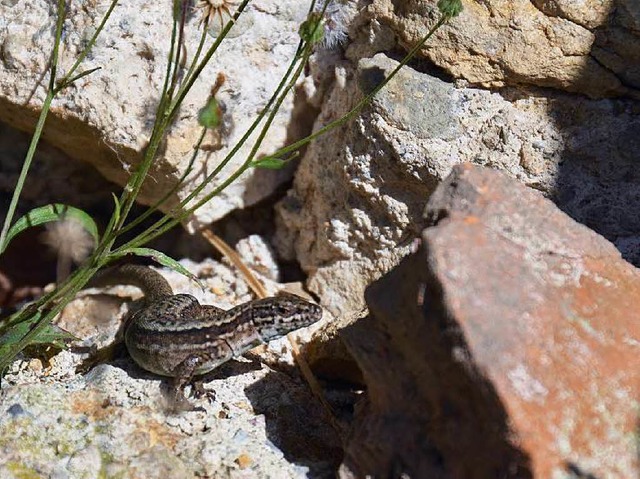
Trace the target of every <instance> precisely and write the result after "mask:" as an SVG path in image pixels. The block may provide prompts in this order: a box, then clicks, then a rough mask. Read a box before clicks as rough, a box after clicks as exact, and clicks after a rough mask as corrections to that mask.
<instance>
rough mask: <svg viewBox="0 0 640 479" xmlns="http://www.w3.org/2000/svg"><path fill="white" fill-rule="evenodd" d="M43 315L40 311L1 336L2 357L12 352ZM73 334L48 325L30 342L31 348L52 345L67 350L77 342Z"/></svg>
mask: <svg viewBox="0 0 640 479" xmlns="http://www.w3.org/2000/svg"><path fill="white" fill-rule="evenodd" d="M41 316H42V313H41V312H40V311H38V312H37V313H36V314H35V315H34V316H32V317H31V318H29V319H28V320H26V321H22V322H21V323H18V324H15V325H14V326H12V327H11V328H10V329H9V330H8V331H7V332H6V333H5V334H3V335H2V336H0V357H5V356H6V355H7V354H9V352H10V351H11V347H12V346H13V345H14V344H16V343H18V342H19V341H20V340H21V339H22V338H23V337H24V336H25V335H26V334H27V333H28V332H29V331H31V329H32V328H33V327H35V326H36V324H37V323H38V321H39V320H40V318H41ZM77 340H78V338H76V337H75V336H74V335H73V334H71V333H69V332H68V331H65V330H64V329H62V328H60V327H58V326H56V325H54V324H47V325H46V326H45V327H44V328H43V329H42V330H41V331H40V332H39V333H37V334H36V335H35V336H34V337H33V338H32V339H31V340H30V341H29V346H34V345H35V346H43V345H52V346H55V347H57V348H59V349H65V348H66V347H67V345H68V344H69V343H70V342H72V341H77Z"/></svg>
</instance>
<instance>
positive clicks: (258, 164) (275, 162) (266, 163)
mask: <svg viewBox="0 0 640 479" xmlns="http://www.w3.org/2000/svg"><path fill="white" fill-rule="evenodd" d="M286 164H287V162H286V161H285V160H282V159H280V158H275V157H272V156H267V157H265V158H261V159H259V160H256V161H252V162H251V163H250V166H253V167H254V168H266V169H268V170H280V169H281V168H283V167H284V165H286Z"/></svg>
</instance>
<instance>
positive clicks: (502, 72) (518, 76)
mask: <svg viewBox="0 0 640 479" xmlns="http://www.w3.org/2000/svg"><path fill="white" fill-rule="evenodd" d="M462 3H463V5H464V10H463V12H462V13H461V14H460V16H458V17H456V18H455V19H454V20H453V21H452V22H451V23H450V24H449V25H447V26H445V27H444V28H443V29H441V30H439V31H438V32H437V33H436V34H435V36H434V40H433V41H430V42H429V43H427V45H426V47H425V48H424V49H423V52H422V53H423V54H424V55H425V56H426V57H427V58H428V59H429V60H431V61H433V62H434V63H435V64H436V65H438V66H439V67H441V68H443V69H445V70H446V71H447V72H449V73H450V74H451V75H453V76H454V77H456V78H464V79H466V80H468V81H470V82H472V83H474V84H477V85H482V86H485V87H501V86H504V85H516V84H526V85H536V86H542V87H553V88H558V89H561V90H566V91H572V92H578V93H584V94H586V95H589V96H590V97H592V98H602V97H608V96H617V95H633V96H635V97H636V98H638V97H640V69H638V67H637V65H638V61H639V60H640V46H639V45H640V42H639V41H638V40H639V39H640V7H639V6H638V2H637V1H636V0H586V1H580V2H576V1H572V0H530V1H518V2H514V1H511V0H488V1H484V2H476V1H472V0H463V2H462ZM368 15H370V16H371V17H372V18H375V19H376V21H378V22H380V23H382V24H383V25H385V26H386V27H387V28H390V29H391V30H392V31H393V33H394V34H396V35H398V36H399V38H400V40H401V43H402V44H403V45H404V46H406V47H409V48H410V47H411V46H413V45H415V44H416V43H417V42H418V41H419V40H420V38H421V37H423V36H424V35H425V34H426V33H427V31H428V29H429V28H431V26H432V25H433V24H434V23H435V21H436V19H437V18H438V15H437V9H436V2H435V1H434V2H424V1H420V0H410V1H407V2H394V1H392V0H376V1H374V2H373V5H372V6H371V7H370V9H369V11H368ZM425 19H426V20H427V21H425ZM630 66H631V67H630Z"/></svg>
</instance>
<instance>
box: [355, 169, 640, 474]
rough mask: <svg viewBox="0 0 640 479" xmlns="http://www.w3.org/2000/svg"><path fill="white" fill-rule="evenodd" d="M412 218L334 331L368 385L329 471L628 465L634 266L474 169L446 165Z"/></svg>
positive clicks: (561, 469)
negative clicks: (400, 244)
mask: <svg viewBox="0 0 640 479" xmlns="http://www.w3.org/2000/svg"><path fill="white" fill-rule="evenodd" d="M425 215H426V219H427V221H428V224H429V227H428V228H427V229H425V230H424V232H423V234H422V241H423V243H422V247H421V248H420V250H419V252H418V253H416V254H415V255H412V256H409V257H407V258H406V259H405V260H403V261H402V263H401V264H400V266H399V267H397V268H396V269H394V270H393V271H392V272H391V273H389V274H388V275H387V276H385V277H384V278H383V279H381V280H380V281H378V282H376V283H375V284H373V285H372V286H371V287H370V288H369V289H368V290H367V303H368V305H369V307H370V311H371V316H370V317H369V318H368V319H367V320H366V321H364V322H362V323H355V324H354V325H352V326H351V327H349V328H348V329H347V330H346V331H345V333H344V339H345V341H346V343H347V346H348V347H349V349H350V350H351V352H352V353H353V355H354V357H355V359H356V360H357V362H358V363H359V365H360V367H361V369H362V371H363V375H364V378H365V381H366V383H367V386H368V397H367V400H366V402H364V404H363V405H362V407H361V409H360V410H359V413H358V418H357V421H356V426H355V429H354V430H353V434H352V437H351V440H350V442H349V444H348V446H347V452H346V458H345V461H344V463H343V467H342V476H343V477H363V476H364V475H365V474H366V473H373V472H374V471H375V472H376V473H377V474H379V473H380V472H381V471H389V474H390V475H392V476H395V477H399V476H400V475H401V474H402V473H405V474H406V475H407V476H408V477H468V478H487V477H514V478H515V477H517V478H522V477H637V476H638V473H639V471H640V464H639V463H638V456H637V417H638V397H640V396H639V395H640V361H639V359H638V358H640V355H639V354H638V353H639V345H640V321H639V319H640V316H639V314H640V313H638V311H640V273H639V272H638V270H637V269H636V268H634V267H633V266H632V265H630V264H629V263H627V262H625V261H624V260H622V259H621V257H620V254H619V252H618V251H617V250H616V248H615V247H614V246H613V245H612V244H611V243H610V242H608V241H607V240H605V239H604V238H602V237H600V236H599V235H598V234H596V233H594V232H593V231H591V230H589V229H588V228H586V227H585V226H583V225H580V224H578V223H576V222H575V221H573V220H572V219H570V218H569V217H567V215H565V214H564V213H562V212H561V211H560V210H558V209H557V208H556V207H555V206H554V205H553V204H552V203H551V202H550V201H549V200H547V199H545V198H543V197H542V195H540V194H539V193H537V192H535V191H532V190H531V189H528V188H526V187H523V186H522V185H520V184H518V183H517V182H516V181H514V180H512V179H510V178H508V177H507V176H506V175H505V174H503V173H500V172H497V171H493V170H490V169H485V168H480V167H475V166H472V165H461V166H457V167H455V168H454V170H453V173H452V174H451V175H450V176H449V177H448V178H447V180H446V181H445V182H444V183H443V184H442V185H440V186H439V187H438V189H437V190H436V191H435V193H434V194H433V195H432V196H431V198H430V200H429V203H428V205H427V208H426V210H425ZM365 332H366V334H365ZM399 411H401V413H399Z"/></svg>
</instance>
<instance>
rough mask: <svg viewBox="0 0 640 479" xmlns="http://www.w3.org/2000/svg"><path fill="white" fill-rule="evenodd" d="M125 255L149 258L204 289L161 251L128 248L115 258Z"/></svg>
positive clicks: (189, 273)
mask: <svg viewBox="0 0 640 479" xmlns="http://www.w3.org/2000/svg"><path fill="white" fill-rule="evenodd" d="M127 254H135V255H136V256H144V257H145V258H151V259H152V260H153V261H155V262H156V263H159V264H161V265H162V266H166V267H167V268H171V269H172V270H173V271H175V272H177V273H180V274H181V275H183V276H186V277H187V278H189V279H190V280H192V281H195V282H196V283H198V286H200V287H201V288H202V289H205V288H204V284H202V281H200V280H199V279H198V278H197V277H196V276H195V275H194V274H193V273H192V272H191V271H189V270H188V269H187V268H185V267H184V266H182V265H181V264H180V263H178V262H177V261H176V260H175V259H173V258H171V257H170V256H167V255H166V254H164V253H162V252H161V251H158V250H155V249H152V248H129V249H125V250H123V251H120V252H119V253H118V254H117V255H115V256H116V257H120V256H124V255H127Z"/></svg>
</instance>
